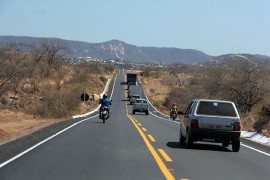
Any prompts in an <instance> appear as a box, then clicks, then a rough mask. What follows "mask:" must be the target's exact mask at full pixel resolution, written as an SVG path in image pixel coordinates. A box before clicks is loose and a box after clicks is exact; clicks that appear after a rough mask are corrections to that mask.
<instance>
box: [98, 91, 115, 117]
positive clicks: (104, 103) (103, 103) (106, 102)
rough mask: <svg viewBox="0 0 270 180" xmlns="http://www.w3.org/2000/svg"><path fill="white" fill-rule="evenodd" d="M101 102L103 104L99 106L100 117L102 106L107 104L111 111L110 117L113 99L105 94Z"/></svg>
mask: <svg viewBox="0 0 270 180" xmlns="http://www.w3.org/2000/svg"><path fill="white" fill-rule="evenodd" d="M99 104H101V106H100V108H99V118H100V119H101V108H102V107H104V106H106V107H107V108H108V111H109V117H110V115H111V108H110V105H112V103H111V100H110V99H109V98H108V94H106V93H105V94H103V98H102V99H100V100H99Z"/></svg>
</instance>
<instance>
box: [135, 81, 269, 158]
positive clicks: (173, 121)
mask: <svg viewBox="0 0 270 180" xmlns="http://www.w3.org/2000/svg"><path fill="white" fill-rule="evenodd" d="M138 78H139V77H138ZM139 80H140V83H141V84H142V82H141V79H140V78H139ZM143 90H144V89H143ZM144 95H145V97H146V99H147V100H148V102H149V104H150V105H151V106H152V107H153V108H154V109H155V110H156V111H157V112H159V111H158V110H157V109H156V108H155V107H154V106H153V105H152V103H151V102H150V101H149V99H148V97H147V96H146V94H145V92H144ZM149 112H150V114H152V115H153V116H155V117H157V118H159V119H163V120H165V121H170V122H174V123H177V124H180V122H176V121H172V120H170V119H165V118H163V117H159V116H157V115H155V114H154V113H152V112H151V111H149ZM159 113H160V114H162V115H164V116H167V115H165V114H163V113H161V112H159ZM168 117H169V116H168ZM241 145H242V146H245V147H247V148H249V149H252V150H254V151H257V152H259V153H262V154H264V155H267V156H270V154H268V153H266V152H263V151H261V150H258V149H255V148H253V147H250V146H247V145H245V144H243V143H241Z"/></svg>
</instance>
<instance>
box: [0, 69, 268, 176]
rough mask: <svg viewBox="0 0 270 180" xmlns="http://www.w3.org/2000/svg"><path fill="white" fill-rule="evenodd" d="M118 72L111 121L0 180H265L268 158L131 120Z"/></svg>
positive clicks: (88, 127)
mask: <svg viewBox="0 0 270 180" xmlns="http://www.w3.org/2000/svg"><path fill="white" fill-rule="evenodd" d="M124 75H125V72H124V71H123V70H119V71H118V73H117V76H116V78H115V83H114V84H115V86H114V90H113V91H110V92H112V93H109V96H110V94H112V103H113V105H112V107H111V108H112V115H111V118H110V119H109V120H107V121H106V123H105V124H103V123H102V121H101V120H100V119H98V117H97V116H96V114H95V115H92V116H91V117H88V118H86V119H84V120H82V121H81V122H80V123H78V124H76V125H74V126H73V127H71V128H69V129H67V130H66V131H64V132H62V133H61V134H59V135H57V136H55V137H53V138H52V139H50V140H48V141H46V142H45V143H43V144H41V145H39V146H37V147H36V148H33V149H32V150H31V151H29V152H28V153H26V154H24V155H23V156H21V157H19V158H17V159H15V160H13V161H11V162H10V163H7V164H6V165H5V166H3V167H2V168H1V169H0V180H9V179H10V180H11V179H14V180H17V179H20V180H21V179H23V180H24V179H25V180H31V179H33V180H37V179H46V180H47V179H50V180H54V179H65V180H68V179H155V180H156V179H166V178H167V179H178V180H179V179H215V180H216V179H226V180H228V179H234V180H235V179H245V180H246V179H269V177H270V161H269V160H270V156H269V155H268V154H267V153H266V154H262V153H259V152H256V151H254V150H251V149H249V148H246V147H244V146H241V149H240V152H238V153H235V152H231V150H230V147H229V148H223V147H221V145H219V144H207V143H195V145H194V148H192V149H187V148H185V147H184V146H182V145H179V143H178V136H179V124H178V123H177V122H172V121H168V120H167V119H166V118H158V117H156V116H153V115H152V114H151V113H150V114H149V115H148V116H147V115H145V114H144V113H142V114H140V113H136V114H135V115H133V114H131V112H132V106H131V105H127V99H126V94H125V93H126V90H125V85H124V84H123V82H124V81H125V79H124Z"/></svg>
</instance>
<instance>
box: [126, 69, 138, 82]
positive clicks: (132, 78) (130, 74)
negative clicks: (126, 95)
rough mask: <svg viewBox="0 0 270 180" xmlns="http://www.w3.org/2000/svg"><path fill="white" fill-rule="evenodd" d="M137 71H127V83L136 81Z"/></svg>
mask: <svg viewBox="0 0 270 180" xmlns="http://www.w3.org/2000/svg"><path fill="white" fill-rule="evenodd" d="M136 80H137V73H136V72H127V82H126V83H127V84H129V83H131V82H133V83H136Z"/></svg>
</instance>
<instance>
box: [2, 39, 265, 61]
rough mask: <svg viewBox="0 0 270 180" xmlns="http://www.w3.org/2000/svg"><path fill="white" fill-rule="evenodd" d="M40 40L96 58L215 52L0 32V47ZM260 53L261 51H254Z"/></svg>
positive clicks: (193, 57)
mask: <svg viewBox="0 0 270 180" xmlns="http://www.w3.org/2000/svg"><path fill="white" fill-rule="evenodd" d="M44 41H52V42H54V43H56V44H57V45H58V46H59V47H61V48H63V49H65V50H66V51H65V54H66V55H67V56H69V57H72V58H73V57H74V58H76V57H84V58H85V57H91V58H99V59H121V60H128V61H131V62H134V63H138V62H139V63H166V64H173V63H183V64H194V63H202V62H206V61H209V60H211V59H213V58H215V56H210V55H207V54H206V53H204V52H202V51H199V50H195V49H180V48H175V47H146V46H141V47H140V46H136V45H132V44H128V43H125V42H124V41H119V40H117V39H112V40H110V41H106V42H100V43H89V42H84V41H76V40H66V39H60V38H45V37H30V36H0V48H1V47H5V46H6V45H7V44H20V45H22V46H34V47H38V46H40V45H41V44H42V42H44ZM258 56H261V57H264V56H263V55H258Z"/></svg>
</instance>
